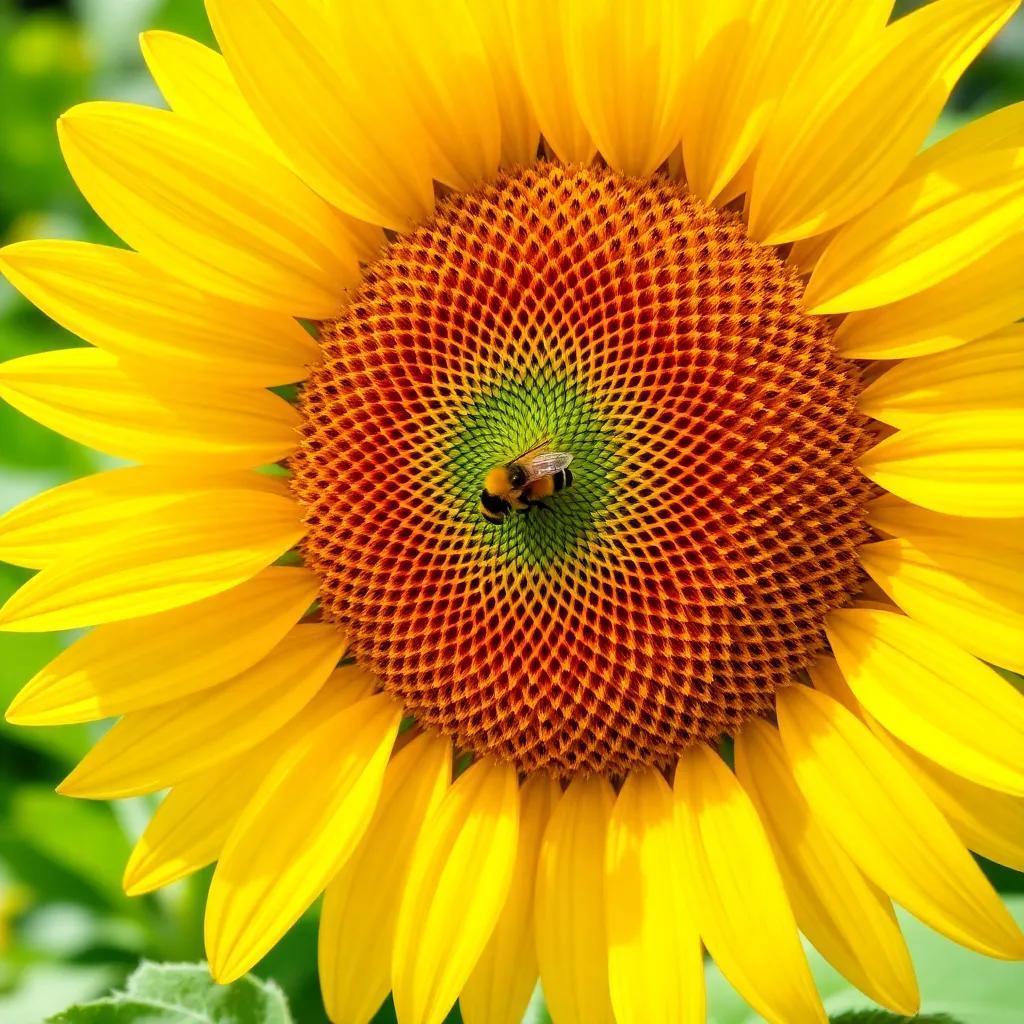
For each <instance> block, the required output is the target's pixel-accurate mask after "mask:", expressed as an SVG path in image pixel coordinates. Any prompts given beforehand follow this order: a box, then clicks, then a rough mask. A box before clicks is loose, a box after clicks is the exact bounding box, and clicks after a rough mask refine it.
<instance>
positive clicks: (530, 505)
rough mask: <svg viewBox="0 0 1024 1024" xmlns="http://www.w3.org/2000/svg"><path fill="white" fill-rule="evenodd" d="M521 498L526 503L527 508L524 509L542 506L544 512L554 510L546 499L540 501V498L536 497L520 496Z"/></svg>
mask: <svg viewBox="0 0 1024 1024" xmlns="http://www.w3.org/2000/svg"><path fill="white" fill-rule="evenodd" d="M521 500H522V501H525V502H526V505H527V508H526V509H525V510H524V511H529V510H530V509H531V508H542V509H544V511H545V512H553V511H554V509H553V508H552V507H551V506H550V505H549V504H548V503H547V502H546V501H542V500H541V499H540V498H537V499H530V498H522V499H521Z"/></svg>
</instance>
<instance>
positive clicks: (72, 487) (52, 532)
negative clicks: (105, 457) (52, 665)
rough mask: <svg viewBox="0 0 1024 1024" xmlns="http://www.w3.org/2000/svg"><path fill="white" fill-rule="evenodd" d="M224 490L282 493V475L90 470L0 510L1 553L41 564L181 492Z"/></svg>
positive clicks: (84, 546)
mask: <svg viewBox="0 0 1024 1024" xmlns="http://www.w3.org/2000/svg"><path fill="white" fill-rule="evenodd" d="M226 490H251V491H266V492H268V493H271V494H278V495H282V496H284V495H287V493H288V485H287V483H286V482H285V480H284V479H283V478H282V477H279V476H272V475H270V474H269V473H247V472H237V473H217V474H213V475H209V476H207V475H206V474H203V475H198V474H197V473H195V472H194V470H186V469H171V468H166V467H163V466H127V467H124V468H121V469H111V470H107V471H105V472H102V473H93V474H92V475H91V476H84V477H81V478H80V479H78V480H72V481H70V482H69V483H66V484H61V485H60V486H59V487H53V488H51V489H50V490H48V491H43V492H41V493H40V494H37V495H35V496H34V497H32V498H29V499H28V500H27V501H24V502H22V503H21V504H20V505H16V506H15V507H14V508H12V509H11V510H10V511H9V512H5V513H4V514H3V515H2V516H0V559H2V560H3V561H5V562H13V563H14V564H15V565H24V566H27V567H28V568H31V569H41V568H43V567H44V566H46V565H52V564H54V563H56V562H66V561H69V560H71V559H74V558H76V557H79V556H81V555H82V553H83V552H87V551H89V550H90V549H92V548H94V547H95V545H96V541H97V539H98V538H99V537H100V536H102V535H105V534H109V533H110V532H112V531H116V530H120V529H121V528H123V527H124V526H125V525H126V524H131V523H132V522H133V521H135V520H142V519H146V518H148V517H149V516H150V515H152V514H153V513H154V512H155V511H156V510H157V509H160V508H164V507H165V506H167V505H172V504H174V503H175V502H177V501H180V500H182V499H183V498H189V499H191V500H193V501H197V502H201V501H203V500H204V499H205V500H206V501H207V502H209V501H216V500H223V498H224V494H223V492H224V491H226Z"/></svg>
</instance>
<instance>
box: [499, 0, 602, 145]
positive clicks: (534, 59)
mask: <svg viewBox="0 0 1024 1024" xmlns="http://www.w3.org/2000/svg"><path fill="white" fill-rule="evenodd" d="M566 2H567V0H555V2H554V3H551V4H537V3H524V4H514V5H510V6H509V15H510V18H511V35H512V43H513V47H514V50H515V57H516V66H517V67H518V69H519V80H520V81H521V82H522V84H523V89H524V90H525V91H526V95H527V96H528V97H529V99H530V105H531V106H532V107H533V112H534V115H535V116H536V118H537V123H538V124H539V125H540V130H541V132H542V133H543V135H544V140H545V142H547V144H548V146H549V147H550V148H551V151H552V152H553V153H554V154H555V155H556V156H557V157H558V158H559V159H560V160H562V161H563V162H564V163H589V162H590V159H591V157H593V155H594V153H595V152H596V145H595V143H594V141H593V139H591V137H590V132H589V131H588V130H587V126H586V124H585V123H584V121H583V118H582V117H581V116H580V113H579V111H578V110H577V109H576V101H575V98H574V94H573V88H572V81H571V79H570V77H569V63H568V60H567V57H566V33H565V24H564V12H565V4H566Z"/></svg>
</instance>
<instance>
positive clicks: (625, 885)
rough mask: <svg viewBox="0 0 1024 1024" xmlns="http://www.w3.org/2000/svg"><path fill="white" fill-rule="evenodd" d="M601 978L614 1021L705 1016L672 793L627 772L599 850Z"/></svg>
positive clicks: (686, 1023)
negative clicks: (604, 932) (604, 949)
mask: <svg viewBox="0 0 1024 1024" xmlns="http://www.w3.org/2000/svg"><path fill="white" fill-rule="evenodd" d="M605 860H606V871H607V874H606V878H605V886H606V889H605V892H606V905H607V917H608V920H607V924H608V978H609V983H610V986H611V996H612V1006H613V1007H614V1009H615V1020H616V1021H617V1022H618V1024H649V1022H650V1021H654V1020H657V1021H663V1022H664V1024H690V1022H697V1021H703V1020H704V1019H705V1007H704V957H703V949H702V947H701V943H700V932H699V930H698V925H697V919H696V916H695V914H694V909H693V906H692V904H691V902H690V899H691V891H692V887H693V884H694V883H693V879H691V878H690V877H688V874H687V872H686V869H685V868H684V866H683V864H684V860H683V851H682V849H681V847H680V839H679V832H678V830H677V828H676V824H675V812H674V809H673V804H672V791H671V790H670V789H669V787H668V783H667V782H665V780H664V778H663V777H662V776H661V774H660V773H659V772H657V771H645V772H634V773H632V774H631V775H630V776H629V777H628V778H627V780H626V782H625V784H624V785H623V787H622V791H621V792H620V793H619V796H618V799H617V800H616V801H615V807H614V809H613V810H612V815H611V820H610V822H609V825H608V845H607V850H606V854H605Z"/></svg>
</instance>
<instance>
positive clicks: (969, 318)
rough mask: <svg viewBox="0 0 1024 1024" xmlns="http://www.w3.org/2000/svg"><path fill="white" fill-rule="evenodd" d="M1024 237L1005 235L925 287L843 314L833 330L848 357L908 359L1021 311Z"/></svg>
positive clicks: (991, 326)
mask: <svg viewBox="0 0 1024 1024" xmlns="http://www.w3.org/2000/svg"><path fill="white" fill-rule="evenodd" d="M1022 264H1024V236H1016V237H1013V238H1009V239H1007V240H1006V241H1005V242H1003V243H1002V244H1001V245H997V246H996V247H995V248H994V249H992V250H991V251H990V252H988V253H986V254H985V255H984V256H982V257H981V259H979V260H975V261H974V262H973V263H972V264H971V265H970V266H968V267H966V268H965V269H963V270H961V271H959V272H958V273H956V274H953V276H952V277H949V278H947V279H946V280H945V281H942V282H940V283H939V284H936V285H932V287H931V288H926V289H925V290H924V291H923V292H918V293H917V294H916V295H910V296H908V297H907V298H905V299H900V300H899V302H893V303H890V304H888V305H885V306H879V307H878V308H877V309H865V310H863V311H861V312H859V313H851V314H850V315H849V316H847V317H846V318H844V320H843V322H842V323H841V324H840V325H839V327H838V329H837V330H836V333H835V343H836V347H837V348H838V349H839V351H840V352H841V353H842V354H843V355H844V356H846V357H847V358H848V359H907V358H910V357H911V356H924V355H928V354H929V353H931V352H942V351H944V350H945V349H950V348H956V347H957V346H958V345H963V344H964V343H965V342H968V341H973V340H974V339H975V338H981V337H983V336H984V335H986V334H990V333H991V332H992V331H995V330H998V329H999V328H1000V327H1004V326H1005V325H1006V324H1008V323H1012V322H1013V321H1014V320H1017V319H1019V318H1020V317H1021V316H1024V276H1022V275H1021V272H1020V268H1021V265H1022Z"/></svg>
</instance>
